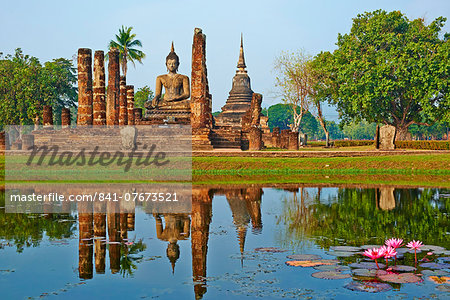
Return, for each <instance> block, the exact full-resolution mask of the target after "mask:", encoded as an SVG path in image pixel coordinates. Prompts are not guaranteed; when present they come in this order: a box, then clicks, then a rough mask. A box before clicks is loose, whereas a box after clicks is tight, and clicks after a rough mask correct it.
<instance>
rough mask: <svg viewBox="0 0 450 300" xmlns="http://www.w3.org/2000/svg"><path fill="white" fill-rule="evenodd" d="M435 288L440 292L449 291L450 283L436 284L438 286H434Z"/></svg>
mask: <svg viewBox="0 0 450 300" xmlns="http://www.w3.org/2000/svg"><path fill="white" fill-rule="evenodd" d="M436 289H437V290H438V291H441V292H447V293H449V292H450V285H447V284H444V285H438V286H437V287H436Z"/></svg>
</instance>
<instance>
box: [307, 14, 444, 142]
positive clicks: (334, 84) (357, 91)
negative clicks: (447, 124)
mask: <svg viewBox="0 0 450 300" xmlns="http://www.w3.org/2000/svg"><path fill="white" fill-rule="evenodd" d="M445 21H446V18H444V17H439V18H437V19H436V20H434V21H433V22H432V23H431V24H429V25H426V24H425V22H424V20H423V19H416V20H412V21H411V20H409V19H408V18H407V17H406V16H405V15H403V14H402V13H401V12H399V11H393V12H389V13H388V12H386V11H383V10H377V11H374V12H368V13H364V14H360V15H358V16H357V17H356V18H355V19H353V26H352V28H351V31H350V33H348V34H344V35H341V34H339V36H338V42H337V46H338V49H337V50H335V51H334V52H333V53H330V52H322V53H320V54H319V55H317V56H316V57H315V62H314V65H315V69H317V70H319V71H321V72H322V74H324V75H325V76H323V78H322V79H323V80H324V83H325V84H324V85H323V91H322V92H323V94H326V95H328V98H329V99H330V102H331V103H333V104H337V108H338V111H339V113H340V115H341V117H342V120H343V122H345V123H350V122H351V121H352V120H356V121H360V120H367V121H368V122H369V123H372V122H377V123H384V124H390V125H393V126H395V127H396V128H397V129H398V130H399V138H400V139H401V138H402V137H405V136H406V132H407V129H408V127H409V126H410V125H412V124H421V123H428V122H433V121H436V120H441V119H442V120H444V121H448V120H450V99H449V96H448V92H449V91H448V89H449V88H448V83H449V73H450V64H449V61H450V46H449V41H448V34H445V35H444V37H443V38H442V37H441V36H440V32H441V28H442V27H443V26H444V23H445Z"/></svg>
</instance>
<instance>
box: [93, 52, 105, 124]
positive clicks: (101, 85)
mask: <svg viewBox="0 0 450 300" xmlns="http://www.w3.org/2000/svg"><path fill="white" fill-rule="evenodd" d="M93 124H94V125H106V98H105V55H104V53H103V51H100V50H99V51H95V54H94V122H93Z"/></svg>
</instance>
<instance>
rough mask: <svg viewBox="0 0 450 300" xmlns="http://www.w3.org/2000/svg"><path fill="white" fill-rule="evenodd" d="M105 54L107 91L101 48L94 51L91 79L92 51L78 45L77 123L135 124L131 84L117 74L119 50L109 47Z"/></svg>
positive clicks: (118, 70)
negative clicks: (127, 83) (106, 55)
mask: <svg viewBox="0 0 450 300" xmlns="http://www.w3.org/2000/svg"><path fill="white" fill-rule="evenodd" d="M108 56H109V60H108V92H107V94H106V93H105V92H106V87H105V82H106V80H105V78H106V76H105V65H104V53H103V51H95V54H94V80H92V68H91V66H92V51H91V49H86V48H81V49H78V118H77V124H78V125H107V126H114V125H135V120H136V118H135V112H134V86H132V85H126V78H125V76H120V64H119V50H117V49H111V50H110V51H109V53H108ZM92 86H93V87H94V88H93V89H92Z"/></svg>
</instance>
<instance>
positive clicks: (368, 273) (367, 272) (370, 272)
mask: <svg viewBox="0 0 450 300" xmlns="http://www.w3.org/2000/svg"><path fill="white" fill-rule="evenodd" d="M352 272H353V275H355V276H364V277H376V276H381V275H386V274H387V272H386V271H384V270H375V269H354V270H352Z"/></svg>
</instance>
